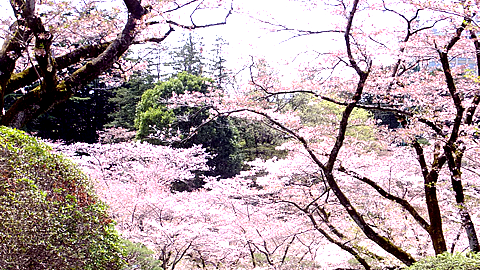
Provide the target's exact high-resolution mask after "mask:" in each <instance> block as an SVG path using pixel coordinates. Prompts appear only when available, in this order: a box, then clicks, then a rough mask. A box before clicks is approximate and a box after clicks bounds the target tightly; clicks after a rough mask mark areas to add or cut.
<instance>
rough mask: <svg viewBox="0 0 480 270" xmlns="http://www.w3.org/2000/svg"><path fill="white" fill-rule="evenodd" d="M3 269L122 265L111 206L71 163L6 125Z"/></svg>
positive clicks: (0, 184)
mask: <svg viewBox="0 0 480 270" xmlns="http://www.w3.org/2000/svg"><path fill="white" fill-rule="evenodd" d="M0 221H1V222H0V269H121V268H122V266H123V264H124V261H123V248H122V245H121V242H120V238H119V237H118V235H117V233H116V231H115V229H114V227H113V221H112V220H111V219H110V218H109V216H108V215H107V212H106V205H105V204H103V203H102V202H100V201H99V200H98V199H97V197H95V195H94V193H93V191H92V189H91V187H90V186H89V184H88V181H87V178H86V176H85V175H84V174H82V173H81V172H80V170H78V169H77V168H76V167H75V166H74V165H73V164H72V163H71V162H69V161H67V160H66V159H64V158H62V157H61V156H59V155H56V154H53V153H51V152H50V148H49V147H48V146H46V145H45V144H43V143H41V142H38V141H37V140H36V139H34V138H32V137H30V136H28V135H26V134H25V133H23V132H21V131H18V130H14V129H9V128H6V127H0Z"/></svg>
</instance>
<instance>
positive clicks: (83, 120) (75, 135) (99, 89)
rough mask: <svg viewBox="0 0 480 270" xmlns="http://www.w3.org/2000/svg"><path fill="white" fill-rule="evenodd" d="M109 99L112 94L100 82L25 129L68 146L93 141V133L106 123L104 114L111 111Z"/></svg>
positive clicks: (95, 133) (95, 134)
mask: <svg viewBox="0 0 480 270" xmlns="http://www.w3.org/2000/svg"><path fill="white" fill-rule="evenodd" d="M112 97H113V93H112V91H111V90H110V89H107V88H106V86H105V84H104V83H99V82H94V83H92V84H90V85H89V86H87V87H85V88H84V89H82V90H81V91H79V92H77V93H76V94H75V96H73V97H72V98H70V99H69V100H67V101H66V102H64V103H61V104H58V105H56V106H55V107H54V108H53V109H51V110H50V111H48V112H47V113H45V114H43V115H42V116H40V117H38V118H37V119H35V120H33V121H32V122H30V123H29V124H28V125H27V126H26V127H25V130H27V131H29V132H31V133H35V134H36V135H37V136H38V137H41V138H45V139H52V140H63V141H65V142H68V143H73V142H87V143H94V142H97V140H98V134H97V132H98V131H100V130H102V129H103V126H104V125H105V124H106V123H108V122H109V121H110V119H109V116H108V115H109V114H110V113H111V112H113V110H114V105H113V103H112V102H110V101H109V99H110V98H112Z"/></svg>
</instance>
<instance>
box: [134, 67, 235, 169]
mask: <svg viewBox="0 0 480 270" xmlns="http://www.w3.org/2000/svg"><path fill="white" fill-rule="evenodd" d="M212 84H213V80H212V79H209V78H205V77H200V76H195V75H192V74H188V73H186V72H181V73H179V74H177V75H176V76H174V77H172V78H170V79H169V80H168V81H165V82H162V83H160V84H158V85H156V86H155V87H154V88H153V89H149V90H147V91H145V93H144V94H143V95H142V98H141V101H140V103H139V104H138V107H137V115H136V119H135V127H136V128H137V130H138V132H137V136H138V138H139V139H142V140H146V141H148V142H150V143H154V144H169V145H172V146H173V147H178V148H187V147H191V146H192V145H194V144H200V145H202V146H203V147H204V148H206V149H207V151H208V152H209V153H210V154H212V156H213V157H212V159H211V160H210V161H209V162H208V163H207V164H208V165H209V166H211V167H212V168H213V170H212V171H211V172H210V173H208V175H213V176H221V177H225V178H226V177H231V176H234V175H235V174H237V173H238V172H239V171H240V169H241V165H242V160H241V158H240V156H239V155H238V145H237V143H236V133H235V130H234V129H233V128H232V127H231V124H230V120H229V119H228V118H226V117H220V118H217V119H215V121H212V122H209V123H208V124H206V125H203V126H202V127H201V128H199V130H198V131H197V133H196V134H195V135H193V136H191V137H190V138H189V139H188V140H180V141H178V140H177V141H173V142H172V138H175V137H176V136H178V135H180V139H185V138H187V137H188V136H189V135H190V131H191V129H192V128H196V127H198V126H200V125H201V124H202V123H203V122H204V121H205V120H206V119H207V118H208V117H209V113H208V111H207V110H206V109H207V108H203V107H188V106H183V107H178V108H174V109H170V108H168V107H167V104H168V103H169V101H168V99H169V98H171V97H172V95H173V93H176V94H184V93H188V92H190V93H192V92H199V93H203V94H205V93H207V92H208V90H209V87H210V86H211V85H212Z"/></svg>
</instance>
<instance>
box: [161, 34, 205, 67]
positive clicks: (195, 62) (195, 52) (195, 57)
mask: <svg viewBox="0 0 480 270" xmlns="http://www.w3.org/2000/svg"><path fill="white" fill-rule="evenodd" d="M184 38H185V39H184V40H183V41H184V45H183V46H182V47H177V48H175V49H174V50H173V51H171V52H169V54H170V57H171V58H172V61H171V62H168V63H166V64H165V65H166V66H170V67H172V68H173V74H177V73H180V72H186V73H188V74H192V75H196V76H201V75H203V72H204V68H205V66H206V60H205V57H204V56H203V55H202V53H203V43H202V41H201V38H196V37H194V36H193V35H192V34H191V33H189V34H188V36H186V37H185V36H184Z"/></svg>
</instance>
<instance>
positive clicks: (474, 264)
mask: <svg viewBox="0 0 480 270" xmlns="http://www.w3.org/2000/svg"><path fill="white" fill-rule="evenodd" d="M426 269H435V270H478V269H480V254H478V253H467V254H464V253H455V254H452V253H448V252H445V253H443V254H440V255H438V256H436V257H427V258H424V259H422V260H420V261H418V262H416V263H414V264H413V265H412V266H410V267H406V268H404V270H426Z"/></svg>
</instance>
